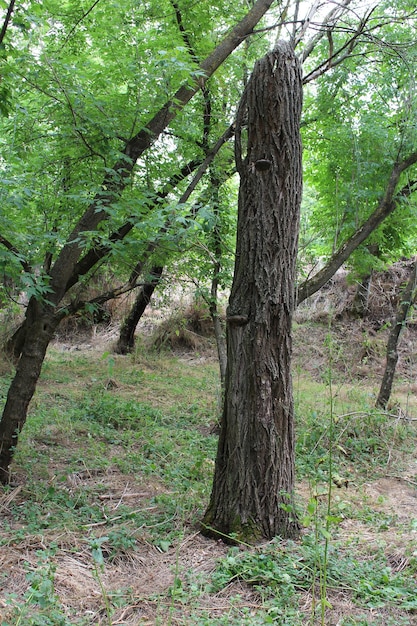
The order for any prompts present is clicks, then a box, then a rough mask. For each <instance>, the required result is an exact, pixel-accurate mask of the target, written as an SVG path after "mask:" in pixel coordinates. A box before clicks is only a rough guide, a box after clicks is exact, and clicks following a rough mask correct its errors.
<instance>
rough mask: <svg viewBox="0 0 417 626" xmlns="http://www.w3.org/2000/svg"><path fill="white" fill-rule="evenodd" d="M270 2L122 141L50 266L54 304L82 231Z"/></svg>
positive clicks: (101, 216)
mask: <svg viewBox="0 0 417 626" xmlns="http://www.w3.org/2000/svg"><path fill="white" fill-rule="evenodd" d="M272 2H273V0H257V1H256V2H255V4H254V5H253V7H252V8H251V9H250V11H249V12H248V13H247V14H246V16H245V17H244V18H243V19H242V20H241V21H240V22H239V23H238V24H237V25H236V26H235V27H234V28H233V29H232V30H231V31H230V33H229V34H228V35H227V36H226V37H225V38H224V39H223V41H222V42H221V43H220V44H219V45H218V46H217V47H216V48H215V50H213V52H212V53H211V54H210V55H209V56H208V57H207V58H206V59H205V60H204V61H202V62H201V63H200V65H199V68H198V72H197V73H196V74H195V78H194V81H193V83H192V84H191V85H190V84H189V83H187V84H185V85H183V86H182V87H180V88H179V89H178V91H177V92H176V93H175V94H174V96H173V98H172V99H171V100H169V101H168V102H166V104H165V105H164V106H163V107H162V108H161V109H160V110H159V111H158V112H157V113H156V115H155V116H154V117H153V118H152V119H151V120H150V121H149V122H148V123H147V124H146V126H145V127H144V128H143V129H142V130H140V131H139V132H138V133H137V134H136V135H135V136H134V137H132V138H131V139H130V140H129V141H128V142H127V143H126V145H125V148H124V150H123V152H122V154H121V157H120V159H119V160H118V161H117V162H116V163H115V164H114V166H113V168H112V169H111V170H110V171H108V172H107V173H106V175H105V176H104V179H103V183H102V185H101V189H100V191H99V192H98V193H97V195H96V196H95V198H94V200H93V201H92V203H91V204H90V206H89V208H88V209H87V210H86V212H85V213H84V215H83V216H82V217H81V218H80V220H79V221H78V223H77V224H76V225H75V227H74V229H73V231H72V232H71V234H70V235H69V238H68V241H67V244H66V245H65V246H64V247H63V248H62V250H61V252H60V254H59V255H58V257H57V259H56V261H55V263H54V265H53V267H52V269H51V272H50V276H51V288H52V292H51V294H50V299H51V301H52V302H54V303H55V304H58V302H60V301H61V299H62V297H63V295H64V294H65V291H66V286H67V284H68V281H69V280H70V278H71V276H72V275H73V272H74V269H75V266H76V264H77V261H78V260H79V258H80V255H81V254H82V252H83V244H82V238H83V233H84V232H86V231H94V230H96V228H97V226H98V225H99V224H100V223H101V222H102V221H103V220H105V219H106V218H107V210H106V209H107V207H109V206H111V204H112V203H113V202H114V200H115V199H117V198H118V197H120V195H121V193H122V192H123V190H124V189H125V187H126V186H127V184H128V182H129V180H130V176H131V174H132V171H133V169H134V167H135V165H136V162H137V160H138V159H139V157H140V156H141V155H142V154H143V153H144V152H145V151H146V150H147V149H148V148H149V147H150V146H151V145H152V144H153V143H154V142H155V141H156V140H157V139H158V137H159V136H160V134H161V133H162V131H163V130H164V129H165V128H166V127H167V126H168V124H169V123H170V122H171V121H172V120H173V119H174V118H175V116H176V115H177V113H178V112H179V111H180V110H182V109H183V108H184V107H185V105H186V104H187V103H188V102H189V101H190V100H191V99H192V98H193V96H194V95H195V94H196V93H197V92H198V91H199V89H201V87H202V86H203V85H204V83H205V81H206V80H207V79H208V78H209V77H210V76H211V75H212V74H213V73H214V72H215V71H216V70H217V68H218V67H219V66H220V65H221V64H222V63H223V62H224V61H225V60H226V59H227V57H228V56H229V55H230V54H231V53H232V52H233V50H234V49H235V48H237V47H238V46H239V45H240V44H241V42H242V41H243V40H244V39H245V38H246V37H248V36H249V35H250V34H251V33H252V31H253V28H254V27H255V26H256V24H257V23H258V22H259V20H260V19H261V18H262V17H263V16H264V15H265V13H266V12H267V11H268V9H269V8H270V6H271V4H272Z"/></svg>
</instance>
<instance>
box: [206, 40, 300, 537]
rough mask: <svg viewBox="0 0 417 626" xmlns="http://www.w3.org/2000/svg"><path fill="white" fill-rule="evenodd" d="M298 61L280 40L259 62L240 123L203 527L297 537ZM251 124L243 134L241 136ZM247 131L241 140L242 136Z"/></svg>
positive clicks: (228, 532)
mask: <svg viewBox="0 0 417 626" xmlns="http://www.w3.org/2000/svg"><path fill="white" fill-rule="evenodd" d="M301 106H302V82H301V69H300V63H299V61H298V59H297V58H296V56H295V54H294V51H293V47H292V45H290V44H288V43H285V42H279V43H278V44H277V46H276V48H275V49H274V50H273V51H272V52H270V53H269V54H267V55H266V56H265V57H264V58H262V59H261V60H260V61H258V62H257V63H256V65H255V68H254V70H253V73H252V76H251V78H250V80H249V82H248V85H247V87H246V90H245V92H244V95H243V97H242V100H241V103H240V106H239V110H238V114H237V122H236V166H237V169H238V172H239V174H240V180H241V182H240V190H239V207H238V227H237V247H236V262H235V271H234V279H233V286H232V290H231V295H230V300H229V306H228V310H227V371H226V382H225V401H224V408H223V415H222V420H221V430H220V439H219V445H218V452H217V459H216V466H215V476H214V482H213V490H212V494H211V500H210V504H209V507H208V509H207V512H206V514H205V516H204V520H203V525H204V531H205V532H206V533H207V534H212V535H215V536H216V535H218V536H222V537H230V538H231V539H232V540H233V539H234V538H236V537H237V538H238V539H244V540H250V539H256V538H259V537H268V538H271V537H273V536H275V535H281V536H285V537H291V536H296V535H297V533H298V530H299V526H298V522H297V520H296V516H295V513H294V509H293V496H292V492H293V484H294V425H293V422H294V409H293V394H292V384H291V373H290V371H291V367H290V365H291V318H292V312H293V309H294V304H295V293H294V287H295V264H296V257H297V243H298V229H299V211H300V203H301V192H302V171H301V140H300V116H301ZM245 129H247V130H246V132H245ZM244 135H245V136H244Z"/></svg>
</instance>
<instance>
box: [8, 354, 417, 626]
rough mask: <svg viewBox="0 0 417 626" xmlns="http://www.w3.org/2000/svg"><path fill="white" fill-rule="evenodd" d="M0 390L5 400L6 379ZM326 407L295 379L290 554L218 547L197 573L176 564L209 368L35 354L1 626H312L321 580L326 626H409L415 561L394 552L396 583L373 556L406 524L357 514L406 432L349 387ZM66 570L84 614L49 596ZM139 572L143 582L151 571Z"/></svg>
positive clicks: (385, 563)
mask: <svg viewBox="0 0 417 626" xmlns="http://www.w3.org/2000/svg"><path fill="white" fill-rule="evenodd" d="M1 382H2V384H0V389H3V388H4V389H7V380H6V379H4V380H3V381H1ZM109 383H111V384H109ZM332 393H333V396H332V397H330V391H329V384H328V381H327V382H323V383H321V382H317V381H313V380H312V379H311V378H310V377H309V376H306V375H305V374H303V373H302V372H300V371H297V372H296V373H295V374H294V397H295V405H296V428H297V484H298V485H300V487H302V489H301V491H300V493H299V495H298V496H297V502H298V507H299V515H300V517H301V519H302V521H303V523H304V525H305V531H304V534H303V537H302V539H301V540H300V541H299V542H281V541H279V539H277V540H275V541H273V542H270V543H268V544H266V545H264V546H260V547H257V548H251V549H238V548H233V549H231V550H229V549H227V548H226V547H222V548H218V549H219V554H218V559H217V560H215V559H214V560H211V561H210V563H211V565H210V567H208V568H207V569H206V568H204V567H202V568H200V569H198V568H197V569H196V568H195V566H193V565H187V563H188V561H189V560H190V559H191V557H188V556H187V554H184V552H185V551H186V548H185V547H184V546H187V545H190V546H191V545H192V541H193V537H195V536H197V533H198V528H199V526H198V524H199V521H200V519H201V517H202V515H203V513H204V510H205V507H206V505H207V503H208V499H209V496H210V488H211V479H212V474H213V466H214V459H215V453H216V445H217V437H216V435H215V434H213V426H214V425H215V424H216V422H217V420H218V416H219V415H218V412H219V404H218V399H219V382H218V370H217V364H216V363H215V362H214V361H213V362H211V361H207V362H202V363H198V365H197V364H196V363H195V362H192V361H190V362H188V361H187V360H180V359H178V358H175V357H174V356H173V355H169V354H163V355H157V354H155V353H143V354H139V353H137V354H135V355H133V356H132V357H113V356H111V355H109V354H108V353H107V352H106V353H104V354H95V353H93V352H92V353H89V354H82V355H79V354H74V353H62V352H58V351H56V350H53V349H52V350H50V352H49V354H48V358H47V361H46V364H45V368H44V370H43V373H42V378H41V381H40V384H39V387H38V390H37V393H36V397H35V398H34V401H33V403H32V405H31V409H30V415H29V419H28V422H27V424H26V426H25V429H24V431H23V433H22V436H21V440H20V442H19V447H18V450H17V452H16V457H15V461H14V466H13V470H14V472H15V473H16V476H17V477H18V480H19V482H20V483H21V485H22V487H21V490H20V492H19V493H17V495H15V496H14V495H13V490H8V489H7V488H5V489H4V490H3V495H1V494H0V498H3V500H4V501H6V500H5V499H6V498H7V497H8V496H10V501H8V503H7V506H6V507H5V510H4V511H3V512H2V513H3V518H4V521H3V525H2V530H1V531H0V549H1V550H2V551H3V554H4V555H7V554H8V551H11V552H10V554H11V553H13V554H14V553H15V552H16V554H19V555H20V556H19V558H18V559H17V560H16V564H15V569H16V570H18V569H19V568H20V569H21V570H22V567H24V568H26V569H25V571H26V573H24V571H23V570H22V574H21V579H20V580H21V587H20V588H19V589H18V591H11V590H10V589H8V588H7V581H8V577H9V576H12V573H11V571H7V570H6V571H4V570H3V571H2V579H3V582H4V584H5V588H6V592H5V595H4V597H3V599H2V604H3V606H4V610H3V609H0V611H3V613H4V615H5V617H3V614H2V613H1V612H0V615H1V616H2V620H3V621H0V624H2V626H3V625H6V624H11V623H13V624H25V625H27V626H37V625H40V626H48V625H49V624H51V625H54V626H59V625H61V624H62V626H68V625H69V624H74V625H76V626H78V625H79V626H84V625H87V624H88V625H92V624H108V623H111V620H113V621H116V619H120V616H121V615H123V611H124V610H126V607H135V609H131V610H132V611H133V610H137V611H138V613H137V615H138V617H137V618H136V619H137V621H136V622H131V623H138V624H140V623H142V622H141V619H142V617H140V616H141V615H142V613H143V615H146V611H148V612H150V614H151V615H152V619H153V620H154V621H153V623H155V624H161V625H162V624H164V625H165V624H167V623H172V624H184V625H191V624H196V625H197V624H198V625H203V624H207V625H209V624H210V625H212V624H219V625H220V624H228V625H230V624H236V625H238V624H239V625H240V624H248V625H249V624H250V625H252V624H281V625H283V626H284V625H288V626H298V625H300V626H301V625H304V624H305V625H307V624H311V625H313V624H315V623H317V624H318V623H320V610H319V605H320V602H321V600H322V599H323V598H321V596H320V585H321V584H322V583H321V582H320V581H322V576H323V572H324V571H325V572H326V583H325V587H326V589H325V592H326V593H325V596H326V598H325V601H326V602H328V603H329V606H326V611H327V612H328V611H331V610H332V609H331V608H330V604H331V603H332V602H333V598H336V600H337V598H338V595H339V596H340V594H342V595H343V596H344V597H346V598H348V600H349V603H350V604H349V607H350V609H349V611H350V613H349V614H347V615H346V616H345V617H342V618H340V620H339V623H340V624H344V625H345V626H350V625H353V624H358V625H359V624H384V625H385V626H387V625H389V624H412V623H413V619H414V618H413V615H414V613H415V612H416V611H417V604H416V600H415V596H416V594H415V589H416V572H417V561H416V558H417V557H416V554H417V552H416V546H415V545H414V544H410V543H407V546H406V549H405V548H404V559H405V560H404V567H403V568H402V569H401V571H395V569H393V568H392V566H391V565H390V561H389V558H388V557H389V554H388V553H387V550H385V549H384V545H385V546H387V545H388V544H389V541H388V540H387V539H386V538H387V536H388V535H389V533H390V532H395V533H396V536H401V534H402V533H405V534H406V533H408V535H407V536H410V535H411V534H412V533H413V532H415V529H414V526H413V524H416V520H415V519H409V520H408V521H407V522H405V521H404V520H403V519H399V518H398V516H397V515H396V513H395V512H392V511H388V510H384V509H383V504H384V503H383V502H382V501H381V502H377V503H375V502H369V501H367V499H366V498H365V497H363V496H362V495H361V486H362V485H363V484H364V483H366V482H367V481H368V482H369V481H373V480H377V479H378V478H379V477H381V476H384V475H386V474H387V473H389V467H390V464H393V463H394V464H395V472H396V473H399V472H400V471H401V468H402V467H403V466H404V467H405V466H406V464H407V462H409V460H410V458H411V457H412V454H413V451H414V448H415V428H414V423H413V422H405V421H401V420H395V419H393V418H392V417H390V416H387V415H385V414H383V413H381V412H378V411H375V410H374V409H373V408H372V389H371V388H369V389H368V388H367V387H366V385H364V384H363V382H362V384H361V386H360V388H358V387H356V386H355V385H350V386H348V385H346V386H345V385H342V384H340V385H339V386H338V387H336V389H334V390H333V391H332ZM331 403H332V411H333V416H334V437H333V441H330V440H329V424H330V404H331ZM330 446H332V454H333V459H332V462H333V479H334V478H335V476H337V477H338V478H340V480H341V485H342V486H341V488H340V489H337V488H336V487H335V486H334V485H333V489H334V492H333V496H332V501H331V504H330V511H328V510H327V508H326V505H325V502H324V499H325V497H326V493H327V492H328V482H329V448H330ZM339 486H340V485H339ZM346 486H348V487H346ZM135 493H136V496H135ZM138 494H139V495H138ZM322 494H323V495H322ZM131 495H132V498H133V496H135V497H134V498H133V499H132V500H130V497H131ZM353 496H355V497H353ZM3 500H1V499H0V503H1V502H2V501H3ZM381 507H382V508H381ZM347 522H349V523H351V524H357V523H359V524H361V525H362V527H365V528H368V529H369V532H373V533H374V538H375V541H373V542H371V544H370V545H365V546H364V545H363V544H362V543H361V541H360V540H359V537H358V536H357V535H356V534H355V532H354V533H353V534H352V535H351V536H349V535H346V532H341V531H343V528H344V526H343V525H344V524H346V523H347ZM326 539H327V541H328V542H329V544H330V548H329V551H328V554H327V553H325V551H324V543H325V540H326ZM384 542H385V543H384ZM216 545H218V544H214V543H212V544H211V543H210V542H208V543H207V546H206V547H205V548H204V550H205V551H203V555H205V557H204V558H206V559H210V558H212V555H211V551H212V550H211V548H210V546H213V549H214V546H216ZM195 549H196V550H197V548H195ZM149 551H151V552H149ZM191 552H193V551H191ZM145 553H146V554H152V555H154V557H152V558H154V559H156V557H157V556H158V555H159V558H160V559H161V565H160V567H162V564H163V563H164V561H163V559H164V558H165V559H168V560H169V563H170V566H169V568H168V573H167V574H166V576H167V583H166V584H165V585H162V588H161V589H160V590H159V591H157V592H153V591H152V590H150V589H148V591H147V592H146V593H145V594H144V595H143V594H142V595H141V594H140V592H139V589H140V581H138V580H136V579H135V573H133V574H132V572H136V570H137V566H135V565H133V564H134V563H136V561H135V559H136V558H139V559H142V560H143V559H144V561H145V562H146V558H149V557H146V555H145V556H142V555H143V554H145ZM71 555H72V557H71V558H74V559H76V561H77V562H81V561H82V562H83V564H84V565H83V566H85V567H86V568H87V569H86V571H89V572H93V574H94V576H93V578H92V581H93V582H92V583H91V584H93V583H94V581H95V583H94V584H96V585H97V586H98V587H97V588H96V596H95V598H96V599H95V601H94V602H95V603H94V602H93V603H92V608H91V610H90V613H89V612H88V611H87V612H86V611H85V610H83V609H82V608H81V607H82V605H83V600H82V598H79V599H78V600H77V598H75V599H72V600H69V599H68V597H67V596H66V595H65V593H64V590H63V588H62V581H61V578H60V577H59V575H58V573H59V568H58V565H59V563H62V559H63V558H64V557H65V556H67V557H68V556H71ZM155 555H156V556H155ZM16 558H17V557H16ZM202 558H203V557H202ZM4 560H5V562H6V561H7V559H6V557H5V556H4ZM142 560H140V561H139V563H140V564H141V563H142ZM130 562H132V570H131V571H130V570H129V567H128V566H129V563H130ZM203 562H204V559H203ZM22 564H23V565H22ZM154 567H155V568H156V571H155V576H156V579H157V574H158V565H157V559H156V560H155V565H154ZM57 568H58V569H57ZM112 568H119V569H120V568H126V572H127V571H130V574H127V573H126V577H125V578H124V579H122V580H121V581H119V586H115V583H112V582H111V581H112V579H111V573H112V571H113V569H112ZM57 572H58V573H57ZM137 576H139V577H140V573H138V574H137ZM22 580H24V582H22ZM0 582H1V579H0ZM322 587H323V585H322ZM133 588H134V590H133ZM97 589H98V591H97ZM97 594H98V597H99V599H98V600H97ZM322 595H323V594H322ZM91 597H92V596H91ZM100 598H101V599H100ZM77 602H78V604H77ZM312 603H313V604H314V603H315V604H316V609H315V610H314V609H313V608H312ZM2 604H0V607H1V606H2ZM143 606H145V608H146V610H145V609H144V608H143ZM141 607H142V608H141ZM141 611H142V613H141ZM132 619H133V618H132ZM4 620H6V621H4ZM143 623H144V624H146V623H148V622H146V620H145V617H144V618H143Z"/></svg>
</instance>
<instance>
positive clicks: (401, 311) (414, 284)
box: [375, 260, 417, 409]
mask: <svg viewBox="0 0 417 626" xmlns="http://www.w3.org/2000/svg"><path fill="white" fill-rule="evenodd" d="M416 297H417V260H416V261H415V263H414V267H413V269H412V272H411V276H410V278H409V281H408V283H407V285H406V288H405V290H404V293H403V295H402V298H401V302H400V304H399V306H398V310H397V315H396V317H395V321H394V323H393V325H392V328H391V331H390V334H389V336H388V342H387V356H386V365H385V371H384V375H383V377H382V382H381V387H380V390H379V394H378V398H377V401H376V403H375V406H377V407H380V408H382V409H385V408H386V406H387V404H388V400H389V399H390V395H391V389H392V383H393V381H394V375H395V369H396V367H397V362H398V349H397V347H398V341H399V338H400V334H401V331H402V329H403V328H404V326H405V323H406V320H407V316H408V313H409V311H410V308H411V306H412V305H413V303H414V301H415V299H416Z"/></svg>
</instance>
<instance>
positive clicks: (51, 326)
mask: <svg viewBox="0 0 417 626" xmlns="http://www.w3.org/2000/svg"><path fill="white" fill-rule="evenodd" d="M58 324H59V318H57V317H56V316H54V314H53V310H52V309H50V308H47V307H43V306H42V305H41V304H40V303H38V302H36V301H35V300H34V299H32V300H31V301H30V303H29V306H28V311H27V317H26V325H27V329H26V338H25V342H24V347H23V350H22V353H21V355H20V358H19V361H18V364H17V368H16V374H15V376H14V378H13V381H12V383H11V385H10V388H9V391H8V394H7V399H6V404H5V406H4V410H3V417H2V419H1V422H0V483H3V484H6V483H8V482H9V480H10V471H9V465H10V463H11V460H12V457H13V453H14V449H15V447H16V444H17V440H18V436H19V433H20V431H21V430H22V428H23V426H24V424H25V421H26V415H27V410H28V406H29V402H30V401H31V399H32V396H33V394H34V392H35V389H36V384H37V382H38V379H39V376H40V373H41V369H42V363H43V360H44V358H45V353H46V350H47V347H48V344H49V342H50V341H51V339H52V337H53V335H54V332H55V330H56V328H57V326H58Z"/></svg>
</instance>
